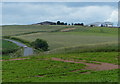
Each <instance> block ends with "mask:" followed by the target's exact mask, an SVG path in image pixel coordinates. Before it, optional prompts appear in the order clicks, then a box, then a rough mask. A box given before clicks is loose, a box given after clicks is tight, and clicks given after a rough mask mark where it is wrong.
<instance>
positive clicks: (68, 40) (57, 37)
mask: <svg viewBox="0 0 120 84" xmlns="http://www.w3.org/2000/svg"><path fill="white" fill-rule="evenodd" d="M16 37H18V38H22V39H25V40H28V41H30V42H32V41H34V40H35V39H37V38H40V39H44V40H46V41H47V42H48V44H49V46H50V49H57V48H64V47H74V46H81V45H86V44H100V43H117V40H118V37H117V34H115V35H114V34H113V35H111V34H106V33H89V32H88V33H87V32H55V33H35V34H28V35H21V36H16Z"/></svg>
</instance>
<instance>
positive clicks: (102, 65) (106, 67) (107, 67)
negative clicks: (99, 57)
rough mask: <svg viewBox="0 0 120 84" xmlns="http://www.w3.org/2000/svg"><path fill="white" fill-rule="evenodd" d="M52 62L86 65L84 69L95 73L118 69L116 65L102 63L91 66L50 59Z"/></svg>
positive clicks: (90, 64)
mask: <svg viewBox="0 0 120 84" xmlns="http://www.w3.org/2000/svg"><path fill="white" fill-rule="evenodd" d="M52 60H54V61H63V62H72V63H82V64H85V65H87V66H86V67H85V69H88V70H95V71H102V70H111V69H118V65H115V64H110V63H103V62H97V63H100V64H93V63H85V62H84V61H81V62H75V61H70V60H63V59H60V58H52Z"/></svg>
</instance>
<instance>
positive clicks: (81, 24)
mask: <svg viewBox="0 0 120 84" xmlns="http://www.w3.org/2000/svg"><path fill="white" fill-rule="evenodd" d="M56 25H80V26H84V23H72V24H68V23H66V22H60V21H57V23H56Z"/></svg>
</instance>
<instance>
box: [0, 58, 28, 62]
mask: <svg viewBox="0 0 120 84" xmlns="http://www.w3.org/2000/svg"><path fill="white" fill-rule="evenodd" d="M25 59H30V58H17V59H9V60H0V61H14V60H25Z"/></svg>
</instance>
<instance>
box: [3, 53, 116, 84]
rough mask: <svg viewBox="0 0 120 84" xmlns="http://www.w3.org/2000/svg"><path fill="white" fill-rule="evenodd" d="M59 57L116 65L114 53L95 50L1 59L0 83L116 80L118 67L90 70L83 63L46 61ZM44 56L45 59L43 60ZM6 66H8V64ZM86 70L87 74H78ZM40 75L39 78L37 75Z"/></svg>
mask: <svg viewBox="0 0 120 84" xmlns="http://www.w3.org/2000/svg"><path fill="white" fill-rule="evenodd" d="M52 57H56V58H62V59H80V58H82V60H89V61H91V60H95V61H102V62H106V63H113V64H117V59H116V58H117V53H116V52H110V53H108V52H96V53H79V54H53V55H52V54H51V55H42V56H39V55H38V56H32V57H30V59H26V60H18V61H3V63H2V64H3V82H117V81H118V74H117V73H118V70H117V69H116V70H107V71H90V70H80V71H76V72H71V71H73V70H77V69H84V67H85V65H84V64H76V63H66V62H60V61H52V60H50V59H51V58H52ZM45 59H47V60H45ZM8 66H9V67H8ZM84 72H89V73H88V74H82V73H84ZM37 76H42V77H37Z"/></svg>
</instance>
